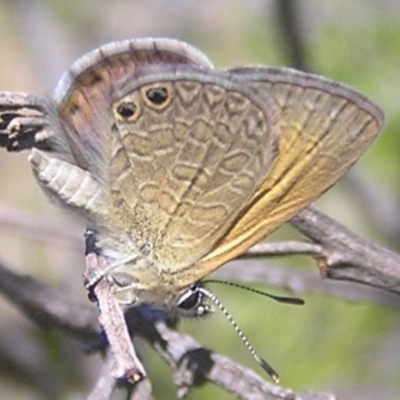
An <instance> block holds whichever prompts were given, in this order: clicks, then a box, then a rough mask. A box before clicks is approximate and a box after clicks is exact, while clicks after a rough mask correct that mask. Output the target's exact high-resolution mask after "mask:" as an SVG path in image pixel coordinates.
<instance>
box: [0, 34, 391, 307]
mask: <svg viewBox="0 0 400 400" xmlns="http://www.w3.org/2000/svg"><path fill="white" fill-rule="evenodd" d="M1 104H4V105H3V106H2V107H1V108H0V145H2V146H5V147H8V149H9V150H14V151H15V150H21V149H24V148H32V150H31V154H30V157H29V162H30V165H31V167H32V171H33V173H34V175H35V177H36V179H37V181H38V183H39V185H40V186H41V187H42V189H43V190H44V192H46V194H47V195H48V196H49V197H50V198H51V199H52V200H53V201H55V202H56V203H59V204H60V205H61V206H62V207H64V208H66V209H69V210H71V211H73V212H75V213H76V214H79V215H81V216H83V217H84V218H86V220H87V221H88V224H89V225H90V226H91V227H92V228H93V232H95V235H96V246H97V247H98V249H100V251H101V254H102V255H103V256H104V257H105V258H106V259H107V265H108V266H107V268H106V269H105V270H104V271H101V272H99V274H98V276H97V277H96V278H95V279H94V281H93V282H89V284H88V286H91V285H94V284H96V282H97V281H98V280H99V279H103V278H104V277H107V279H109V280H110V281H112V285H113V292H114V295H115V296H116V298H117V299H118V300H119V301H120V302H122V303H124V304H132V305H138V304H141V303H150V304H155V305H161V306H165V307H167V308H170V309H175V308H182V309H184V310H187V311H191V310H192V311H193V310H194V311H195V313H197V314H201V313H202V312H204V311H205V310H206V309H205V308H204V305H203V298H202V294H201V293H200V292H199V290H197V288H198V287H199V286H196V284H197V282H199V281H201V280H202V279H203V278H204V277H205V276H207V275H208V274H210V273H212V272H213V271H215V270H216V269H217V268H219V267H221V266H222V265H223V264H225V263H226V262H228V261H229V260H231V259H233V258H235V257H236V256H238V255H240V254H241V253H243V252H244V251H245V250H246V249H248V248H249V247H250V246H252V245H253V244H255V243H256V242H258V241H259V240H261V239H263V238H264V237H265V236H267V235H268V234H270V233H271V232H273V231H274V230H276V229H277V228H279V227H280V226H281V225H282V224H284V223H285V222H287V221H288V220H290V219H291V218H292V217H293V216H294V215H296V214H297V213H298V212H299V211H300V210H301V209H303V208H304V207H306V206H307V205H308V204H309V203H311V202H312V201H314V200H315V199H316V198H317V197H318V196H320V195H321V194H322V193H323V192H325V191H326V190H327V189H328V188H329V187H330V186H332V185H333V184H334V183H335V182H336V181H337V180H338V179H340V178H341V177H342V176H343V174H344V173H345V172H346V171H347V170H348V169H349V168H350V167H351V166H352V165H353V164H354V163H355V162H356V161H357V159H358V158H359V157H360V156H361V155H362V154H363V153H364V151H365V150H366V149H367V148H368V146H369V145H370V144H371V143H372V141H373V140H374V139H375V138H376V136H377V135H378V133H379V131H380V130H381V128H382V125H383V121H384V117H383V113H382V111H381V110H380V109H379V107H378V106H376V105H375V104H374V103H373V102H371V101H370V100H369V99H367V98H366V97H364V96H363V95H361V94H359V93H358V92H356V91H355V90H353V89H351V88H349V87H347V86H344V85H341V84H338V83H335V82H333V81H331V80H328V79H325V78H323V77H319V76H316V75H312V74H308V73H304V72H299V71H295V70H293V69H288V68H269V67H264V66H254V67H237V68H229V69H225V70H215V69H214V67H213V65H212V63H211V62H210V61H209V59H208V58H207V57H206V56H205V55H204V54H203V53H201V52H200V51H199V50H197V49H196V48H194V47H192V46H190V45H188V44H186V43H183V42H180V41H177V40H172V39H134V40H127V41H121V42H115V43H111V44H108V45H104V46H101V47H100V48H98V49H96V50H94V51H92V52H90V53H88V54H87V55H85V56H83V57H82V58H81V59H79V60H78V61H76V62H75V63H74V64H73V65H72V66H71V68H70V69H69V71H68V72H67V73H66V74H65V75H64V76H63V77H62V79H61V80H60V82H59V84H58V85H57V87H56V89H55V91H54V95H53V98H52V99H51V100H46V99H42V98H39V97H36V96H31V95H25V94H10V93H7V92H3V93H0V105H1ZM203 294H204V293H203Z"/></svg>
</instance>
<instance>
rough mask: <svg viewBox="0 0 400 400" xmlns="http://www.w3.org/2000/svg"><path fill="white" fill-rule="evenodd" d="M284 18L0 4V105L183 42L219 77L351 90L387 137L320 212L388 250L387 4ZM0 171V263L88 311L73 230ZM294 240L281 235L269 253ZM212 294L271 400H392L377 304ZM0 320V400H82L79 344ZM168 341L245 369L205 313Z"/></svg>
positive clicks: (309, 7)
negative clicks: (105, 54)
mask: <svg viewBox="0 0 400 400" xmlns="http://www.w3.org/2000/svg"><path fill="white" fill-rule="evenodd" d="M283 3H289V0H276V1H272V0H218V1H215V0H202V1H198V0H124V1H123V0H120V1H113V0H84V1H82V0H70V1H68V2H66V1H62V0H47V1H45V0H42V1H39V0H10V1H7V0H0V57H1V63H0V90H2V91H3V90H8V91H23V92H29V93H34V94H41V95H49V94H50V93H51V90H52V89H53V88H54V86H55V84H56V83H57V81H58V79H59V78H60V77H61V74H62V73H63V72H64V71H65V70H66V69H67V68H68V66H69V65H70V64H71V63H72V62H73V61H74V60H76V59H77V58H78V57H79V56H81V55H82V54H84V53H85V52H87V51H89V50H91V49H92V48H94V47H97V46H98V45H101V44H104V43H106V42H110V41H113V40H118V39H127V38H134V37H143V36H168V37H174V38H178V39H182V40H184V41H187V42H189V43H191V44H193V45H195V46H197V47H199V48H200V49H201V50H203V51H204V52H205V53H206V54H207V55H208V56H209V57H210V59H211V60H212V61H213V62H214V63H215V65H216V66H217V67H227V66H237V65H243V64H266V65H271V66H293V65H297V66H300V67H302V68H306V69H308V70H311V71H313V72H316V73H318V74H321V75H324V76H327V77H329V78H332V79H334V80H337V81H340V82H343V83H346V84H348V85H351V86H354V87H355V88H357V89H358V90H359V91H361V92H362V93H364V94H366V95H367V96H369V97H371V98H372V99H374V100H375V101H376V102H377V103H378V104H379V105H380V106H381V107H382V108H383V110H384V111H385V113H386V116H387V124H386V128H385V130H384V132H383V134H382V135H381V137H380V138H379V139H378V141H377V142H376V143H375V144H374V145H373V146H372V147H371V149H370V150H369V151H368V153H367V154H366V155H365V156H364V157H363V158H362V160H360V162H359V163H358V164H357V166H356V168H355V173H354V175H353V176H351V177H349V178H348V179H347V180H344V181H343V182H341V183H340V184H338V185H336V186H335V188H333V189H332V190H330V191H329V192H328V194H326V195H325V196H324V197H323V198H322V199H321V200H320V201H319V205H320V207H321V208H322V209H323V210H324V211H326V212H327V213H328V214H330V215H331V216H334V217H335V218H337V219H338V220H339V221H341V222H343V223H344V224H345V225H346V226H347V227H349V228H351V229H353V230H354V231H356V232H358V233H360V234H363V235H365V236H367V237H370V238H372V239H373V240H375V241H376V242H378V243H381V244H384V245H386V246H388V247H390V248H392V249H393V250H399V248H400V243H399V236H398V233H399V232H400V220H399V219H397V215H399V212H398V210H400V199H399V195H398V193H399V191H398V189H399V187H398V185H399V172H400V170H399V169H400V157H399V154H400V151H399V150H400V148H399V147H400V112H399V110H400V96H399V91H400V69H399V66H400V51H399V50H400V3H399V2H398V1H396V0H382V1H379V2H378V1H367V0H352V1H351V2H349V1H348V0H325V1H323V2H322V1H318V0H308V1H305V0H304V1H302V0H297V1H294V2H293V3H295V5H296V7H295V8H294V11H295V13H294V15H292V16H291V15H289V14H287V12H288V11H287V10H286V11H285V10H284V9H283V8H284V6H285V5H284V4H283ZM293 3H292V4H293ZM285 12H286V14H285ZM290 17H293V18H294V21H295V22H296V23H297V24H298V32H297V34H298V35H299V37H297V39H299V40H300V42H301V43H300V44H301V46H302V47H301V48H300V56H298V55H297V56H295V55H294V54H293V52H292V51H291V50H290V49H291V46H290V43H289V38H288V36H287V34H286V33H285V32H287V31H285V30H284V23H285V21H286V22H288V21H289V20H290ZM0 171H1V172H0V259H1V260H2V261H3V262H5V263H8V264H9V265H10V266H12V268H13V269H14V270H15V271H18V272H20V273H23V274H29V275H33V276H34V277H36V278H38V279H40V280H42V281H45V282H47V283H50V284H52V285H54V286H56V287H59V288H60V290H62V291H64V292H66V293H69V294H70V295H71V296H72V297H75V298H76V299H78V300H81V301H82V302H85V301H86V293H85V291H84V289H83V285H82V276H81V275H82V271H83V255H82V254H83V253H82V252H83V249H82V244H81V243H79V242H78V241H76V240H74V239H73V237H75V236H74V235H75V234H76V233H77V232H78V234H79V233H80V232H81V230H82V229H83V223H82V222H79V221H72V220H71V217H69V216H67V215H65V214H64V213H63V212H62V211H60V210H57V209H56V208H55V207H52V206H51V205H49V203H48V201H47V200H46V199H45V198H44V195H43V194H42V193H41V191H40V189H39V188H38V187H37V186H36V184H35V182H34V179H33V177H32V176H31V174H30V169H29V166H28V163H27V154H7V153H6V152H1V154H0ZM360 182H361V183H360ZM358 185H361V186H362V187H363V188H364V190H366V192H362V193H368V196H372V197H373V198H374V199H375V203H374V204H376V206H375V207H372V206H371V204H372V203H373V202H371V201H370V199H369V198H368V196H367V195H362V194H360V190H358V189H359V186H358ZM392 211H393V212H392ZM36 218H37V219H36ZM37 221H40V222H41V223H43V224H48V226H54V227H55V230H56V231H57V229H59V230H60V231H62V232H63V234H61V239H58V238H51V237H50V238H47V239H46V238H38V235H37V234H36V232H35V223H36V222H37ZM28 222H31V225H32V226H33V228H29V224H28ZM27 225H28V226H27ZM58 227H59V228H58ZM68 235H69V236H68ZM293 235H295V233H294V232H293V230H291V229H288V228H284V229H282V230H280V231H279V232H278V233H276V234H275V235H274V238H279V239H284V238H290V237H293ZM68 237H70V238H69V239H68ZM66 238H67V239H66ZM274 263H275V260H274ZM285 265H287V266H290V267H291V268H295V267H296V268H302V269H307V270H309V271H311V272H312V273H314V274H315V277H318V271H317V270H316V268H315V266H314V265H313V264H312V263H311V262H310V261H309V260H307V259H306V258H303V257H299V258H290V259H287V260H285V261H284V263H282V268H286V267H285ZM300 286H301V285H300ZM255 287H257V288H261V289H263V290H271V291H272V292H274V293H278V294H279V293H284V289H283V288H279V287H275V288H266V287H264V286H260V285H256V286H255ZM300 289H301V287H299V290H300ZM215 292H216V293H217V294H218V295H219V297H220V298H221V300H222V301H223V302H224V304H225V305H226V306H227V308H228V309H229V310H231V311H232V314H233V315H234V317H235V318H236V320H237V321H238V323H239V324H240V326H241V327H242V328H243V330H244V331H245V333H246V334H247V336H248V337H249V338H250V340H251V341H252V342H253V344H254V345H255V347H256V348H257V349H258V350H259V351H260V353H261V354H262V355H263V356H265V357H266V359H267V360H268V361H269V362H270V363H271V364H272V365H273V366H274V367H275V368H277V369H278V371H279V372H280V374H281V376H282V378H283V381H282V384H283V386H287V387H291V388H293V389H296V390H306V389H312V390H321V391H330V392H333V393H335V394H336V395H338V397H340V398H343V399H364V400H369V399H377V398H379V399H381V400H389V399H393V400H394V399H398V398H399V397H400V395H399V393H400V381H399V379H398V377H399V374H400V357H399V355H398V351H399V350H398V349H399V348H400V321H399V318H398V311H399V310H398V308H396V307H395V306H393V305H392V306H387V305H384V304H382V303H383V302H382V301H380V300H379V296H377V298H376V299H375V301H374V302H362V301H349V300H345V299H343V298H341V297H340V296H339V297H338V296H331V295H328V294H326V293H325V294H324V293H322V294H321V293H319V294H318V293H317V292H318V290H317V289H316V290H315V291H314V290H312V289H311V290H309V291H307V292H306V293H303V292H301V295H302V296H303V297H304V298H305V300H306V306H305V307H302V308H297V307H289V306H285V305H280V304H276V303H273V302H269V301H268V300H266V299H264V298H260V297H257V296H254V295H252V294H250V293H246V292H243V291H237V290H234V289H231V288H216V289H215ZM0 313H1V320H0V397H1V398H13V399H44V398H52V399H54V398H62V399H79V398H83V397H84V394H85V393H88V392H89V390H90V387H91V385H92V384H93V382H94V380H95V378H96V376H97V373H98V370H99V368H100V366H101V359H100V357H99V356H87V355H85V354H84V353H83V348H82V345H81V344H80V343H77V342H74V341H72V340H71V339H68V338H67V337H65V336H64V335H62V334H59V333H57V332H52V331H43V330H41V329H38V328H37V327H36V326H35V325H34V324H33V323H32V322H30V321H29V320H28V319H27V318H26V317H24V316H22V315H21V313H20V312H19V311H18V310H17V309H16V308H15V306H13V305H10V303H9V302H8V301H7V300H6V299H4V298H1V297H0ZM181 327H182V329H183V330H184V331H187V332H190V333H192V334H193V335H194V336H195V338H196V339H197V340H198V341H199V342H201V343H203V344H204V345H206V346H208V347H210V348H211V349H214V350H216V351H218V352H221V353H223V354H226V355H228V356H230V357H232V358H233V359H235V360H237V361H240V362H241V363H243V364H245V365H248V366H250V367H252V368H254V369H257V368H258V367H257V366H256V365H255V364H254V362H253V360H252V359H251V357H250V355H249V353H248V352H247V351H246V349H244V348H243V346H242V345H241V343H240V341H239V339H238V338H237V336H236V334H235V332H234V330H233V329H232V328H231V327H230V326H229V324H228V323H227V322H226V320H225V319H224V318H223V317H221V316H220V315H218V313H217V314H216V315H215V316H213V317H212V318H209V319H206V320H205V321H183V322H182V324H181ZM141 351H142V354H143V358H144V361H145V365H146V366H147V368H148V371H149V375H150V378H151V380H152V382H153V385H154V393H155V396H156V397H157V398H159V399H169V398H175V392H174V390H175V389H174V387H173V385H172V383H171V376H170V373H169V370H168V368H167V367H166V366H164V364H163V363H162V361H160V360H158V358H157V356H156V355H155V354H154V353H153V352H152V351H151V350H150V349H149V348H147V347H146V345H145V344H143V347H142V349H141ZM214 398H218V399H221V400H224V399H229V398H231V396H230V395H227V394H226V393H223V392H222V391H221V390H219V389H217V388H215V387H213V386H211V385H208V386H204V387H202V388H200V389H198V390H195V392H194V395H193V399H214Z"/></svg>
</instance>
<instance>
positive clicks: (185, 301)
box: [178, 287, 203, 310]
mask: <svg viewBox="0 0 400 400" xmlns="http://www.w3.org/2000/svg"><path fill="white" fill-rule="evenodd" d="M202 299H203V295H202V293H201V292H200V291H199V290H198V289H197V288H196V287H194V288H190V289H189V290H188V291H187V292H185V293H184V294H183V295H182V297H181V298H180V299H179V301H178V307H179V308H181V309H182V310H193V309H195V308H196V307H198V306H199V305H200V304H201V302H202Z"/></svg>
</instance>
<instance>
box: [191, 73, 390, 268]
mask: <svg viewBox="0 0 400 400" xmlns="http://www.w3.org/2000/svg"><path fill="white" fill-rule="evenodd" d="M230 73H232V74H233V75H234V76H236V78H237V79H238V80H240V81H243V80H244V81H245V82H247V84H248V85H250V86H251V87H252V88H253V89H254V90H255V91H256V92H257V93H258V95H259V96H261V97H263V98H265V99H266V100H267V99H269V100H270V99H271V98H272V99H274V100H275V102H276V104H277V105H278V106H279V108H280V110H281V122H280V130H279V135H280V136H279V139H278V147H279V156H278V158H277V161H276V163H275V165H274V167H273V169H272V171H271V173H270V174H269V175H268V176H267V177H266V179H265V181H264V182H263V183H262V184H261V185H260V187H259V188H258V190H257V192H256V193H255V194H254V196H253V197H252V198H251V199H250V200H249V201H248V203H247V204H246V205H245V206H244V207H243V210H242V212H241V213H240V216H239V218H237V219H236V220H235V222H234V223H233V225H232V227H231V228H230V230H229V231H228V232H227V234H226V235H225V236H224V237H223V238H222V239H221V240H220V241H219V242H218V243H217V244H216V246H215V247H214V249H213V250H212V251H211V252H210V253H209V254H207V255H206V256H205V257H204V258H203V259H202V261H201V262H200V264H199V265H198V270H199V274H203V275H206V274H208V273H210V272H211V271H213V270H215V269H216V268H218V267H219V266H220V265H221V264H223V263H225V262H227V261H229V260H231V259H232V258H234V257H236V256H237V255H239V254H241V253H242V252H243V251H245V250H246V249H247V248H249V247H250V246H251V245H253V244H255V243H256V242H258V241H259V240H261V239H262V238H263V237H265V236H266V235H268V234H270V233H271V232H273V231H274V230H275V229H277V228H278V227H280V226H281V225H282V224H283V223H284V222H286V221H288V220H290V219H291V218H292V217H293V216H294V215H295V214H296V213H297V212H298V211H300V210H301V209H302V208H304V207H306V206H307V205H308V204H309V203H310V202H312V201H313V200H315V199H316V198H317V197H318V196H320V195H321V194H322V193H323V192H324V191H325V190H327V189H328V188H329V187H330V186H331V185H333V184H334V183H335V182H336V181H337V180H338V179H340V178H341V177H342V176H343V174H344V173H345V172H346V171H347V170H348V169H349V168H350V167H351V165H352V164H353V163H354V162H355V161H356V160H357V159H358V158H359V157H360V156H361V154H362V153H363V152H364V151H365V150H366V149H367V148H368V146H369V145H370V144H371V142H372V141H373V140H374V139H375V138H376V136H377V135H378V133H379V131H380V129H381V128H382V126H383V122H384V117H383V113H382V112H381V110H380V109H379V108H378V107H377V106H376V105H375V104H373V103H372V102H371V101H369V100H368V99H366V98H365V97H364V96H362V95H360V94H359V93H357V92H356V91H354V90H352V89H350V88H348V87H345V86H343V85H340V84H337V83H334V82H332V81H329V80H327V79H324V78H321V77H317V76H314V75H310V74H306V73H301V72H297V71H294V70H290V69H270V68H237V69H233V70H230ZM200 270H201V272H200Z"/></svg>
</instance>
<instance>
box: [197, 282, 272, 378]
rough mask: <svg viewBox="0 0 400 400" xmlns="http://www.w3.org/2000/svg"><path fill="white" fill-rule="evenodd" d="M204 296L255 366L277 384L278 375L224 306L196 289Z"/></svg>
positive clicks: (204, 292) (210, 294) (208, 294)
mask: <svg viewBox="0 0 400 400" xmlns="http://www.w3.org/2000/svg"><path fill="white" fill-rule="evenodd" d="M198 290H199V291H200V292H201V293H202V294H203V295H204V296H206V297H207V298H209V299H210V300H211V301H212V302H213V304H214V305H215V306H216V307H217V308H218V309H219V310H220V311H221V312H222V314H224V316H225V317H226V319H227V320H228V321H229V322H230V324H231V325H232V326H233V329H234V330H235V332H236V333H237V335H238V336H239V338H240V340H241V341H242V342H243V344H244V345H245V346H246V348H247V350H248V351H249V352H250V354H251V355H252V356H253V358H254V359H255V360H256V362H257V364H259V365H260V366H261V368H262V369H263V370H264V371H265V372H266V373H267V374H268V375H269V376H270V377H271V378H272V380H273V381H274V382H275V383H279V375H278V373H277V372H276V371H275V370H274V369H273V368H272V367H271V366H270V365H269V364H268V363H267V362H266V361H265V360H264V359H263V358H261V357H260V356H259V355H258V353H257V352H256V350H255V349H254V347H253V346H252V345H251V343H250V342H249V340H248V339H247V337H246V336H245V334H244V333H243V331H242V330H241V329H240V327H239V325H238V324H237V323H236V321H235V320H234V319H233V317H232V315H231V314H230V313H229V311H228V310H227V309H226V308H225V306H224V305H223V304H222V303H221V302H220V301H219V300H218V298H217V297H216V296H215V295H214V294H213V293H212V292H210V291H209V290H207V289H206V288H204V287H200V288H199V289H198Z"/></svg>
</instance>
